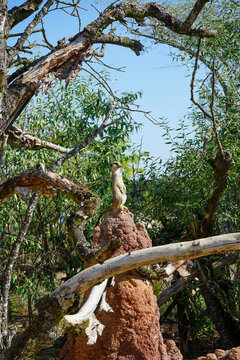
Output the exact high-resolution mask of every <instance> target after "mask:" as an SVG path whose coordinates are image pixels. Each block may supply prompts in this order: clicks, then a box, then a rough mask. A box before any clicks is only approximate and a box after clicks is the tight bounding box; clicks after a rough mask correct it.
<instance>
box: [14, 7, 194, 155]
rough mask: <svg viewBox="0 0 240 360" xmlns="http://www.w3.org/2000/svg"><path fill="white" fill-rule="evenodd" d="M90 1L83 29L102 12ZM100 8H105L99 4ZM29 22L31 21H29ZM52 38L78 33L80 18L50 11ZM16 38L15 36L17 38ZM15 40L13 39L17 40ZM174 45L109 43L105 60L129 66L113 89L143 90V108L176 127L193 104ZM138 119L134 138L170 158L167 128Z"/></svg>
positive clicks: (47, 19) (115, 74) (49, 33)
mask: <svg viewBox="0 0 240 360" xmlns="http://www.w3.org/2000/svg"><path fill="white" fill-rule="evenodd" d="M19 3H22V1H21V2H19V0H9V7H10V8H11V7H13V6H16V5H19ZM89 3H90V2H89V1H87V0H82V1H81V3H80V4H81V6H82V7H83V8H86V9H88V11H84V10H82V28H83V27H84V26H85V25H87V24H88V23H89V22H90V21H92V20H94V19H95V18H96V17H97V16H98V13H97V11H96V10H95V9H94V8H93V7H89ZM98 9H99V10H100V11H101V10H103V6H101V5H99V6H98ZM27 23H28V22H27ZM27 23H26V22H25V23H22V24H21V25H20V26H18V27H16V28H15V29H14V32H17V31H21V30H22V29H24V27H25V26H26V25H27ZM44 23H45V26H46V29H47V37H48V39H49V41H50V42H51V43H52V44H53V45H56V43H57V40H59V39H62V38H63V37H66V38H68V37H70V36H72V35H74V34H76V33H77V32H78V21H77V19H75V18H73V17H71V16H69V15H67V14H65V13H64V12H62V11H58V12H57V13H56V12H50V14H49V15H47V17H45V18H44ZM13 39H14V38H13ZM13 39H11V41H13ZM169 50H170V48H169V47H168V46H166V45H161V44H160V45H158V46H155V47H153V48H149V49H147V51H145V52H143V53H142V54H141V55H140V56H136V55H135V53H133V52H132V51H131V50H129V49H126V48H122V47H118V46H114V45H108V46H107V47H106V50H105V56H104V58H103V59H102V60H103V61H104V62H105V63H107V64H108V65H111V66H114V67H117V68H118V67H120V68H121V67H125V69H124V70H125V72H124V73H122V72H113V79H116V80H115V81H114V82H113V83H112V88H113V89H115V90H119V91H133V92H135V91H142V93H143V96H142V99H139V100H138V102H137V103H138V104H139V105H140V107H141V109H143V110H146V111H151V112H152V115H153V116H154V118H156V119H158V118H159V117H165V118H167V119H168V121H169V124H170V126H171V127H173V128H176V127H177V125H178V122H179V120H180V119H182V118H183V117H184V115H185V114H187V111H188V107H189V106H190V86H189V83H190V78H189V77H188V76H187V75H189V73H188V72H187V69H186V68H185V67H184V66H182V65H181V64H180V62H177V63H176V62H173V61H172V58H171V57H170V56H169ZM134 118H135V119H136V120H139V121H141V122H143V123H144V126H143V128H142V130H141V131H139V132H138V134H136V135H134V136H133V141H134V142H135V143H136V144H139V143H140V142H141V141H142V150H143V151H149V152H150V154H151V155H153V156H155V157H161V158H162V159H163V160H164V161H166V160H167V159H168V158H169V156H170V153H169V145H166V144H165V142H164V139H163V138H162V134H163V130H162V129H161V128H160V127H159V126H157V125H154V124H152V123H151V122H150V121H149V120H146V119H145V118H144V117H143V116H142V115H141V114H135V115H134Z"/></svg>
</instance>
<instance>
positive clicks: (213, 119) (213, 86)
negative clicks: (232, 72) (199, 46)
mask: <svg viewBox="0 0 240 360" xmlns="http://www.w3.org/2000/svg"><path fill="white" fill-rule="evenodd" d="M214 97H215V62H213V73H212V97H211V104H210V110H211V114H212V122H213V131H214V134H215V137H216V141H217V146H218V151H219V153H220V154H221V156H222V158H223V159H224V151H223V148H222V144H221V141H220V138H219V133H218V130H217V122H216V118H215V113H214V109H213V105H214Z"/></svg>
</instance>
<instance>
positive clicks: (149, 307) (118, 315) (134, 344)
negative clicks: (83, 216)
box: [59, 209, 182, 360]
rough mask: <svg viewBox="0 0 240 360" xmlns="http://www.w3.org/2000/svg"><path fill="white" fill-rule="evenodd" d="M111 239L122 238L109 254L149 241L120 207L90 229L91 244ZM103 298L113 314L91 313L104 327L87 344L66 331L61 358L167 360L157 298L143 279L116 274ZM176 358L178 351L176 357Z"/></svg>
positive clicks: (103, 312) (101, 244)
mask: <svg viewBox="0 0 240 360" xmlns="http://www.w3.org/2000/svg"><path fill="white" fill-rule="evenodd" d="M112 239H116V240H119V239H120V240H121V241H122V245H121V247H120V248H119V249H118V250H116V252H115V253H114V255H113V256H117V255H120V254H122V253H128V252H131V251H133V250H138V249H143V248H147V247H150V246H151V245H152V244H151V240H150V238H149V236H148V234H147V232H146V230H145V228H144V226H143V225H142V224H139V223H138V224H134V222H133V215H132V214H130V213H127V212H125V211H120V210H119V209H116V210H114V212H109V213H107V215H106V217H105V219H104V222H103V223H102V224H101V226H100V227H97V228H96V229H95V232H94V245H95V246H96V247H98V246H101V247H102V246H105V245H106V244H107V243H108V242H109V241H112ZM106 299H107V303H108V304H109V305H110V306H111V308H112V309H113V312H105V311H101V312H99V313H98V314H95V315H96V317H97V319H98V320H99V321H100V322H101V323H102V324H103V325H104V326H105V328H104V330H103V333H102V335H101V336H99V337H98V339H97V341H96V343H95V344H93V345H88V344H87V342H88V338H87V336H86V334H85V333H84V334H83V335H78V336H77V337H75V336H74V335H72V334H69V335H68V341H67V342H66V344H65V346H64V348H63V349H62V351H61V354H60V357H59V359H60V360H70V359H71V360H80V359H81V360H89V359H98V360H107V359H111V360H113V359H119V360H120V359H121V360H126V359H132V360H134V359H135V360H143V359H144V360H149V359H151V360H169V359H172V357H168V355H167V351H166V347H165V345H164V343H163V339H162V335H161V333H160V327H159V311H158V307H157V303H156V298H155V296H154V294H153V290H152V286H151V284H150V283H149V282H148V281H146V280H145V279H144V278H143V277H142V276H140V275H139V274H138V273H137V272H136V271H131V272H128V273H125V274H121V275H117V276H116V278H115V284H114V285H113V286H109V287H108V288H107V296H106ZM170 348H171V351H172V349H173V347H170ZM177 351H178V350H177V349H176V352H177ZM181 358H182V357H181V354H180V353H178V359H179V360H180V359H181Z"/></svg>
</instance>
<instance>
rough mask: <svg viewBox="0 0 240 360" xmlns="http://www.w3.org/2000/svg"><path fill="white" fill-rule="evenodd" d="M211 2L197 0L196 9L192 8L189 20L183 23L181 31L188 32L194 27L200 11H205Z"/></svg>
mask: <svg viewBox="0 0 240 360" xmlns="http://www.w3.org/2000/svg"><path fill="white" fill-rule="evenodd" d="M209 1H210V0H197V1H196V3H195V5H194V7H193V8H192V10H191V12H190V14H189V15H188V17H187V19H186V20H185V21H184V22H183V23H182V25H181V27H180V28H181V30H182V31H187V30H188V29H190V27H191V26H192V25H193V23H194V22H195V20H196V19H197V17H198V15H199V13H200V11H201V10H202V9H203V7H204V6H205V4H206V3H208V2H209Z"/></svg>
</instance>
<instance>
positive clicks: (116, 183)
mask: <svg viewBox="0 0 240 360" xmlns="http://www.w3.org/2000/svg"><path fill="white" fill-rule="evenodd" d="M120 169H121V164H120V163H119V162H118V161H114V162H113V163H112V164H111V170H112V197H113V198H112V206H113V207H114V208H115V207H120V208H121V209H122V210H123V209H125V206H124V204H125V202H126V200H127V194H126V187H125V185H124V183H123V178H122V174H121V170H120Z"/></svg>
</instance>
